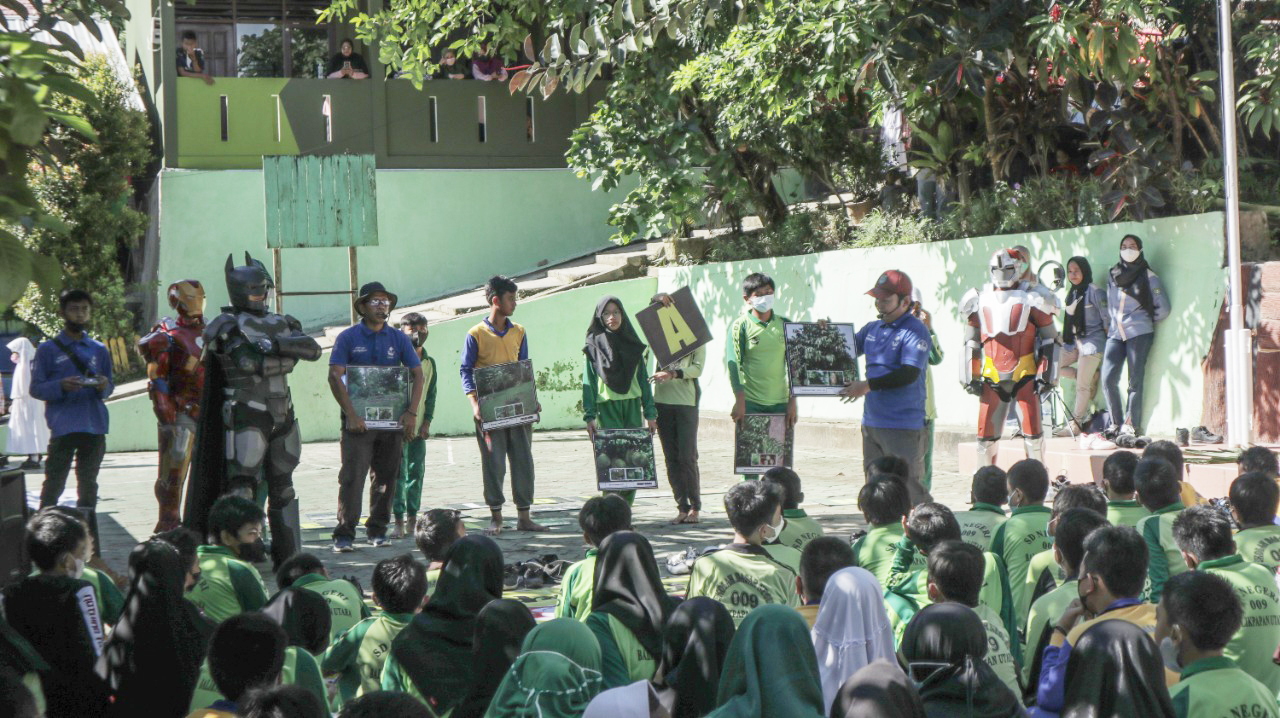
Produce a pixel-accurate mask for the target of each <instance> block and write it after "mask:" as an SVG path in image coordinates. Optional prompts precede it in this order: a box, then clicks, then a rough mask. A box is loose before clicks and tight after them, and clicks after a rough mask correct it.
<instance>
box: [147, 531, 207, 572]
mask: <svg viewBox="0 0 1280 718" xmlns="http://www.w3.org/2000/svg"><path fill="white" fill-rule="evenodd" d="M151 538H153V539H156V540H157V541H164V542H165V543H167V544H169V545H170V546H172V547H174V548H175V549H177V550H178V558H179V559H180V560H181V561H182V565H183V567H186V568H190V566H191V564H193V563H195V560H196V546H199V545H200V537H199V536H197V535H196V532H195V531H192V530H191V529H189V528H184V527H181V526H179V527H178V528H176V529H169V530H168V531H165V532H163V533H158V534H156V535H155V536H152V537H151Z"/></svg>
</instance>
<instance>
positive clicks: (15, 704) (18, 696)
mask: <svg viewBox="0 0 1280 718" xmlns="http://www.w3.org/2000/svg"><path fill="white" fill-rule="evenodd" d="M44 714H45V713H44V704H43V703H38V702H37V701H36V695H35V693H34V692H32V690H31V688H30V686H29V685H28V684H27V683H26V682H24V681H23V679H22V677H20V676H18V675H17V674H15V673H13V672H11V671H7V670H0V715H4V716H12V718H42V716H44Z"/></svg>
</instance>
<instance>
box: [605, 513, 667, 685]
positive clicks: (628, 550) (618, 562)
mask: <svg viewBox="0 0 1280 718" xmlns="http://www.w3.org/2000/svg"><path fill="white" fill-rule="evenodd" d="M675 605H676V601H675V599H673V598H671V597H670V596H668V595H667V593H666V591H665V589H664V588H663V586H662V579H661V577H660V576H659V575H658V562H657V561H656V560H655V559H654V557H653V548H652V547H651V546H650V545H649V539H647V538H645V537H644V536H642V535H640V534H638V533H636V532H634V531H618V532H616V533H612V534H610V535H609V536H608V538H606V539H605V540H604V541H602V542H600V552H599V553H598V554H596V583H595V591H594V594H593V595H592V597H591V614H590V615H588V616H587V620H586V621H585V623H586V625H587V628H590V629H591V632H592V633H594V634H595V636H596V640H597V641H599V643H600V658H601V661H602V669H601V673H602V674H603V676H604V687H605V688H606V689H608V688H617V687H618V686H623V685H626V684H628V683H633V682H635V681H647V680H650V679H651V678H653V676H654V673H655V671H656V670H657V661H658V657H659V656H661V655H662V652H663V650H662V649H663V640H662V635H663V629H664V628H665V627H666V625H667V617H668V616H670V615H671V612H672V610H673V609H674V608H675ZM620 640H621V644H620V643H619V641H620Z"/></svg>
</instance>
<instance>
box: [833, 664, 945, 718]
mask: <svg viewBox="0 0 1280 718" xmlns="http://www.w3.org/2000/svg"><path fill="white" fill-rule="evenodd" d="M827 715H828V716H829V717H830V718H926V716H927V714H926V713H925V709H924V701H922V700H920V693H919V692H917V691H916V687H915V686H914V685H912V684H911V680H910V679H908V678H907V676H906V674H905V673H903V672H902V669H901V668H899V667H898V666H897V665H896V664H894V663H890V662H888V661H876V662H875V663H871V664H868V665H866V666H864V667H862V668H861V669H859V671H858V672H857V673H855V674H853V675H852V676H850V678H849V680H847V681H845V682H844V685H842V686H840V692H839V693H836V699H835V702H834V703H832V704H831V711H830V712H829V713H828V714H827Z"/></svg>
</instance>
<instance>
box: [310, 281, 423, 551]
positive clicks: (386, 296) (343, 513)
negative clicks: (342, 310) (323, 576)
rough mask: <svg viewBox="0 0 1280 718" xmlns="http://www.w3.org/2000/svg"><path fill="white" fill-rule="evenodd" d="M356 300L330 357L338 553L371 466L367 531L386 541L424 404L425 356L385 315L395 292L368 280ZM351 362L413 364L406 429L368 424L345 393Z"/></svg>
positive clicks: (349, 534)
mask: <svg viewBox="0 0 1280 718" xmlns="http://www.w3.org/2000/svg"><path fill="white" fill-rule="evenodd" d="M355 304H356V312H357V313H359V314H360V317H361V319H360V323H359V324H357V325H355V326H353V327H350V328H348V329H344V330H343V331H342V333H341V334H339V335H338V339H337V341H335V342H334V343H333V354H332V355H331V356H330V358H329V388H330V389H331V390H332V391H333V398H334V399H337V400H338V406H340V407H341V408H342V439H341V442H340V447H341V451H342V468H341V469H339V471H338V525H337V527H336V528H334V530H333V550H334V551H335V552H338V553H346V552H348V551H351V550H353V548H354V543H355V538H356V523H357V522H358V521H359V520H360V500H361V495H362V494H363V493H364V480H365V476H367V475H368V473H369V470H370V469H371V468H372V469H373V482H372V483H371V484H370V486H369V519H368V520H367V521H365V524H364V528H365V533H366V534H367V535H368V538H369V543H370V544H372V545H374V546H383V545H385V544H386V543H387V523H388V522H389V521H390V520H391V501H392V499H393V498H394V497H395V490H396V478H397V477H398V476H399V474H400V457H401V449H402V447H403V442H404V439H405V437H409V438H412V437H413V436H414V434H415V432H416V431H417V419H418V415H417V410H418V407H419V406H421V405H422V384H423V374H422V360H421V359H419V358H418V352H417V350H415V349H414V347H413V342H411V341H409V338H408V337H407V336H405V334H404V332H401V331H399V330H397V329H393V328H391V327H388V326H387V317H389V316H390V315H391V310H392V309H394V308H395V306H396V295H394V294H392V293H391V292H388V291H387V290H386V289H385V288H384V287H383V286H382V283H381V282H369V283H368V284H366V285H364V286H363V287H361V288H360V296H358V297H356V301H355ZM348 366H407V367H409V370H410V373H411V375H412V376H413V389H412V392H411V395H410V398H409V405H408V408H407V409H405V412H404V413H403V414H401V415H400V417H399V418H400V423H401V425H402V426H403V429H402V430H400V431H390V430H371V429H369V428H368V427H367V426H366V425H365V417H364V416H360V415H359V414H358V413H357V412H356V409H355V407H354V406H353V405H352V403H351V395H350V394H348V393H347V383H346V374H347V367H348Z"/></svg>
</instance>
